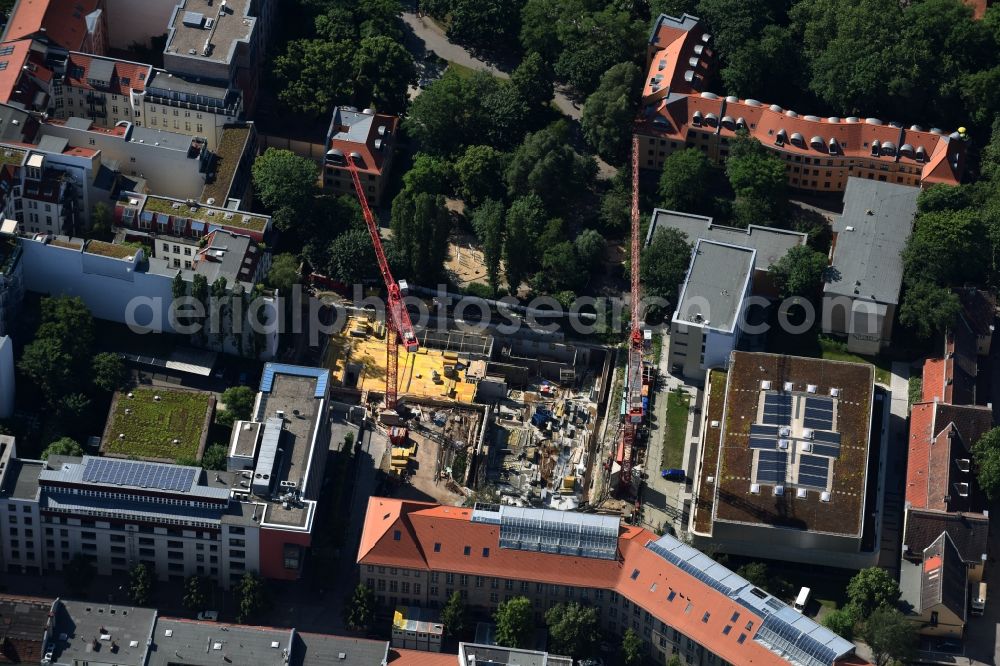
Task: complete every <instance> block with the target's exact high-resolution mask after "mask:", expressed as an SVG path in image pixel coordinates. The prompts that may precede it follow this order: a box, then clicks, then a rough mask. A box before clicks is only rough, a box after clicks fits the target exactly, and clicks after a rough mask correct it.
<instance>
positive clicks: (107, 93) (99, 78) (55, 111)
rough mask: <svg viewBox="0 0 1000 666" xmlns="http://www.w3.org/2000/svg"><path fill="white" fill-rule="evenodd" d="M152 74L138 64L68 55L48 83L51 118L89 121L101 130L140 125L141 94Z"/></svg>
mask: <svg viewBox="0 0 1000 666" xmlns="http://www.w3.org/2000/svg"><path fill="white" fill-rule="evenodd" d="M152 70H153V68H152V67H151V66H150V65H144V64H142V63H138V62H129V61H127V60H117V59H114V58H105V57H101V56H94V55H89V54H86V53H78V52H71V53H69V54H68V55H67V57H66V61H65V64H64V66H63V67H62V68H61V71H57V73H56V76H55V77H54V78H53V79H52V103H51V107H50V108H51V109H52V114H51V115H52V117H53V118H57V119H61V120H65V119H67V118H71V117H74V116H77V117H84V118H89V119H91V120H93V121H94V122H95V123H97V124H98V125H100V126H102V127H114V126H115V125H117V124H118V123H120V122H123V121H124V122H130V123H137V124H138V123H142V121H143V115H142V100H143V92H144V91H145V88H146V81H147V80H148V79H149V78H150V75H151V73H152ZM39 110H42V109H39Z"/></svg>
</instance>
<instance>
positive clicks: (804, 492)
mask: <svg viewBox="0 0 1000 666" xmlns="http://www.w3.org/2000/svg"><path fill="white" fill-rule="evenodd" d="M808 494H809V491H808V490H806V489H805V488H798V489H796V490H795V496H796V497H798V498H799V499H805V498H806V495H808Z"/></svg>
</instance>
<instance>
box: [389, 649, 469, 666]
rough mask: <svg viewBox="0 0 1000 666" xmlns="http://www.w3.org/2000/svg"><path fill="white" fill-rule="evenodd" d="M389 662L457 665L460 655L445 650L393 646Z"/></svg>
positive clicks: (397, 664)
mask: <svg viewBox="0 0 1000 666" xmlns="http://www.w3.org/2000/svg"><path fill="white" fill-rule="evenodd" d="M389 663H390V664H392V666H455V665H456V664H457V663H458V657H457V656H456V655H453V654H447V653H443V652H424V651H423V650H404V649H402V648H392V649H391V650H389Z"/></svg>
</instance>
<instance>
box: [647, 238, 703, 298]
mask: <svg viewBox="0 0 1000 666" xmlns="http://www.w3.org/2000/svg"><path fill="white" fill-rule="evenodd" d="M690 262H691V244H690V243H688V240H687V235H686V234H684V232H682V231H678V230H676V229H663V230H658V231H657V232H656V234H654V235H653V240H652V242H651V243H650V244H649V246H648V247H647V248H646V249H644V250H643V251H642V257H641V260H640V263H639V275H640V277H641V279H642V284H643V286H644V287H645V289H646V294H647V295H649V296H651V297H654V298H662V299H665V300H667V301H669V302H671V303H674V304H676V301H677V298H678V294H679V292H678V289H679V288H680V285H681V283H682V282H683V281H684V276H685V275H687V269H688V264H689V263H690Z"/></svg>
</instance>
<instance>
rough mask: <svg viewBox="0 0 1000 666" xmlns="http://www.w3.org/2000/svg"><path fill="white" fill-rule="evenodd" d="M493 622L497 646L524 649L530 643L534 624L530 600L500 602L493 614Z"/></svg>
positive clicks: (514, 599) (520, 599)
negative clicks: (495, 628)
mask: <svg viewBox="0 0 1000 666" xmlns="http://www.w3.org/2000/svg"><path fill="white" fill-rule="evenodd" d="M493 621H494V622H496V625H497V633H496V642H497V645H502V646H504V647H512V648H524V647H527V646H528V644H529V643H530V642H531V637H532V635H533V634H534V631H535V626H534V625H535V623H534V617H533V612H532V609H531V600H530V599H528V598H527V597H514V598H513V599H511V600H509V601H504V602H502V603H501V604H500V605H499V606H498V607H497V610H496V613H494V614H493Z"/></svg>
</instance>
